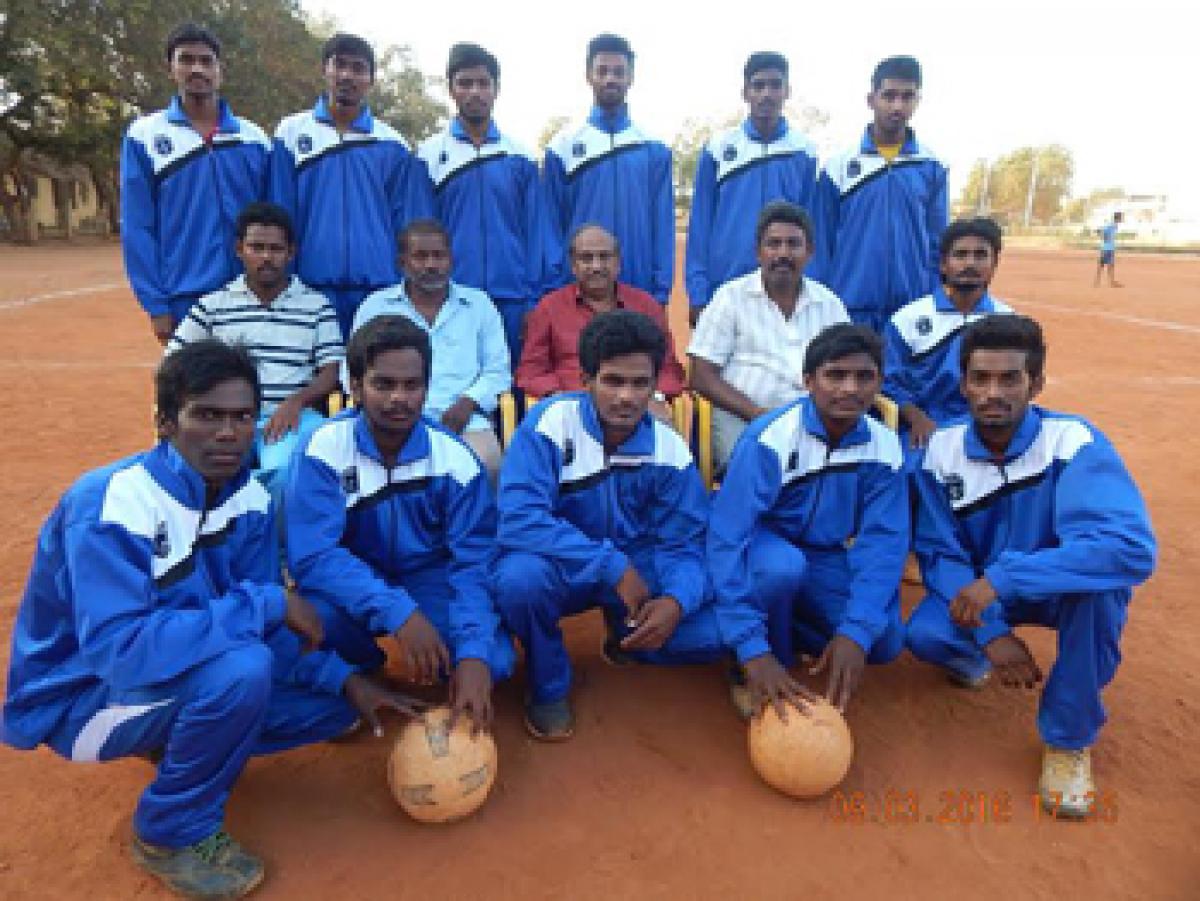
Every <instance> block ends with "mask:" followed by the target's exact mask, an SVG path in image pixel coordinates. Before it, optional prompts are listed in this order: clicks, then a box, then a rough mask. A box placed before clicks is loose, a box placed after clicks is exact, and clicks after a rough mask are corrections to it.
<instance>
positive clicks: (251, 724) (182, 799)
mask: <svg viewBox="0 0 1200 901" xmlns="http://www.w3.org/2000/svg"><path fill="white" fill-rule="evenodd" d="M279 628H284V627H282V626H280V627H279ZM274 664H275V658H274V655H273V653H272V651H271V649H270V648H269V647H268V646H267V645H265V644H248V645H244V646H241V647H237V648H233V649H231V650H228V651H226V652H225V653H223V654H221V655H219V656H217V657H214V658H213V659H211V660H208V661H207V662H205V663H202V664H200V665H199V666H196V667H193V668H192V669H190V670H188V671H187V672H185V673H183V674H182V675H180V676H177V677H176V678H174V679H171V680H170V681H168V682H164V683H161V684H158V685H154V686H150V687H147V688H140V689H137V690H133V691H124V692H117V691H112V692H111V693H110V694H109V695H108V697H107V699H106V704H105V706H104V707H102V708H101V709H100V710H99V711H97V712H96V713H95V714H93V715H92V716H91V717H90V718H89V719H87V720H85V721H84V722H82V723H78V722H76V723H73V724H71V725H69V726H67V727H64V729H63V730H61V731H60V733H59V734H57V735H55V736H53V737H52V738H51V740H50V742H49V744H50V745H51V747H53V748H54V750H55V751H57V752H58V753H59V754H61V755H62V756H64V757H67V758H69V759H73V760H78V761H97V760H98V761H107V760H115V759H116V758H118V757H128V756H132V755H136V754H147V753H149V752H159V751H161V752H162V753H163V758H162V761H161V762H160V763H159V764H158V773H157V775H156V776H155V777H154V781H152V782H151V783H150V785H149V786H147V788H146V790H145V791H144V792H143V793H142V797H141V800H140V801H139V802H138V806H137V810H136V812H135V813H134V817H133V827H134V830H135V831H136V832H137V834H138V836H139V837H140V838H141V839H142V840H143V841H146V842H149V843H150V844H153V845H161V846H164V847H169V848H181V847H185V846H187V845H192V844H195V843H196V842H198V841H200V840H201V839H204V838H207V837H208V836H209V835H212V833H214V832H216V831H217V830H218V829H220V828H221V824H222V822H223V820H224V817H225V800H226V799H227V798H228V797H229V792H230V790H231V789H232V788H233V784H234V783H235V782H236V781H237V778H238V776H239V775H240V774H241V772H242V768H243V767H244V766H245V764H246V759H247V758H248V757H249V756H250V755H251V754H269V753H272V752H275V751H282V750H285V749H287V748H291V747H295V746H297V745H302V744H308V743H310V742H316V741H324V740H326V739H329V738H332V737H334V736H336V735H339V734H341V733H342V732H344V731H345V730H346V729H348V728H349V727H350V725H351V724H353V723H354V721H355V720H356V719H357V717H358V714H357V712H356V711H355V710H354V708H353V707H352V706H351V705H350V704H349V703H348V702H347V701H346V700H345V699H344V698H342V697H335V696H333V695H326V694H318V693H316V692H314V691H312V690H309V689H304V688H300V687H297V686H294V685H284V684H282V683H279V682H274V681H273V679H272V669H273V667H274Z"/></svg>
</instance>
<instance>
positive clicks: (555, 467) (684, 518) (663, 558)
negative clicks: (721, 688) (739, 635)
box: [497, 392, 721, 703]
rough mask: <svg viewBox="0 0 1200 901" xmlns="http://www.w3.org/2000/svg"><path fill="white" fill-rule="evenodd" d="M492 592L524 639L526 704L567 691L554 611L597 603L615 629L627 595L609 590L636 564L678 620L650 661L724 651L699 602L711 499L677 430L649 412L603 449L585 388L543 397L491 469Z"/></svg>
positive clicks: (566, 665) (567, 671)
mask: <svg viewBox="0 0 1200 901" xmlns="http://www.w3.org/2000/svg"><path fill="white" fill-rule="evenodd" d="M499 508H500V526H499V530H498V532H497V543H498V545H499V548H500V554H501V558H500V562H499V566H498V569H497V600H498V602H499V604H500V608H501V611H502V613H503V615H504V617H505V620H506V622H507V623H508V624H509V627H510V628H511V629H512V630H513V632H514V633H515V634H516V636H517V637H518V638H519V639H520V640H521V642H522V644H523V645H524V646H525V650H526V661H527V667H528V671H529V678H530V683H531V688H530V690H531V696H532V698H533V699H534V701H535V703H543V702H547V701H553V700H557V699H559V698H562V697H564V696H565V695H566V694H567V691H568V690H569V688H570V683H571V666H570V660H569V658H568V657H567V653H566V650H565V649H564V647H563V644H562V634H561V632H559V629H558V621H559V620H560V619H561V618H562V617H563V616H568V615H572V614H575V613H580V612H582V611H584V610H587V609H590V608H592V607H595V606H601V607H603V608H604V611H605V614H606V617H607V618H608V620H609V624H610V628H612V629H613V630H614V631H615V632H616V634H617V637H623V632H628V629H627V628H626V627H625V626H624V625H623V620H624V619H625V611H624V606H623V604H622V603H621V601H620V599H619V598H618V597H617V595H616V593H615V591H614V590H613V589H614V588H615V586H616V584H617V583H618V582H619V581H620V580H621V576H622V575H623V574H624V573H625V570H626V569H627V568H628V567H630V566H633V567H634V568H635V569H636V570H637V571H638V573H639V575H641V577H642V579H643V580H644V581H645V583H646V586H647V587H648V588H649V589H650V593H651V596H652V597H659V596H663V595H668V596H670V597H673V598H674V599H675V600H676V601H678V603H679V606H680V608H681V609H682V611H683V619H682V620H681V621H680V623H679V625H678V626H677V627H676V630H675V633H674V635H672V637H671V638H670V639H669V640H668V642H667V644H666V645H664V646H663V648H661V649H660V650H659V651H658V652H653V653H650V654H643V655H641V656H642V657H643V659H645V660H647V661H648V662H664V663H666V662H692V661H698V660H702V659H713V658H715V657H716V656H718V655H719V654H720V652H721V644H720V637H719V634H718V632H717V629H716V623H715V621H714V620H713V618H712V613H711V605H710V604H708V603H707V597H706V591H705V575H704V561H703V556H702V555H703V548H704V526H705V522H706V519H707V515H708V498H707V496H706V494H705V491H704V485H703V483H702V481H701V479H700V474H699V472H698V471H697V469H696V465H695V463H694V462H693V460H692V455H691V453H690V452H689V450H688V448H687V445H686V444H685V443H684V441H683V439H681V438H680V437H679V435H678V434H677V433H676V432H675V431H674V430H673V429H671V427H670V426H668V425H665V424H663V423H661V422H658V421H657V420H655V419H653V418H652V417H651V416H649V415H645V416H643V418H642V420H641V422H640V423H639V424H638V426H637V429H636V430H635V431H634V433H633V434H632V435H630V436H629V438H628V439H626V440H625V442H624V443H623V444H621V445H620V447H618V448H617V449H616V450H614V451H613V452H612V453H611V454H610V453H605V450H604V437H603V429H602V427H601V425H600V421H599V418H598V417H597V413H596V407H595V404H594V403H593V401H592V398H591V395H590V394H588V393H586V392H566V393H562V394H556V395H554V396H552V397H549V398H547V399H546V400H543V401H542V402H541V403H539V404H538V405H537V406H536V407H534V408H533V410H531V411H530V412H529V414H528V415H527V416H526V417H525V419H524V420H523V421H522V423H521V425H520V427H519V428H518V429H517V431H516V433H515V434H514V436H513V440H512V444H511V446H510V448H509V450H508V453H507V454H506V455H505V458H504V465H503V467H502V468H501V471H500V496H499Z"/></svg>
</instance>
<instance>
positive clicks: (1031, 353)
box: [958, 313, 1046, 378]
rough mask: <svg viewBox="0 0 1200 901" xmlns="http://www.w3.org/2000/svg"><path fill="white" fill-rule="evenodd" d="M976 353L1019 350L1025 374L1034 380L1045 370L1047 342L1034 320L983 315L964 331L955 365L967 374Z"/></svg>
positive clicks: (1009, 315)
mask: <svg viewBox="0 0 1200 901" xmlns="http://www.w3.org/2000/svg"><path fill="white" fill-rule="evenodd" d="M977 350H1019V351H1023V352H1024V353H1025V371H1026V372H1028V373H1029V375H1030V377H1031V378H1037V377H1038V376H1040V375H1041V374H1042V373H1043V372H1044V371H1045V369H1046V339H1045V338H1044V337H1043V336H1042V327H1041V326H1040V325H1038V323H1037V320H1036V319H1031V318H1030V317H1028V316H1018V315H1015V314H1011V313H993V314H992V315H990V316H984V317H983V318H982V319H978V320H976V321H975V322H973V323H971V324H970V325H968V326H967V327H966V328H965V329H963V333H962V344H961V345H960V346H959V351H958V362H959V366H961V367H962V371H963V372H966V371H967V361H968V360H970V358H971V354H972V353H974V352H975V351H977Z"/></svg>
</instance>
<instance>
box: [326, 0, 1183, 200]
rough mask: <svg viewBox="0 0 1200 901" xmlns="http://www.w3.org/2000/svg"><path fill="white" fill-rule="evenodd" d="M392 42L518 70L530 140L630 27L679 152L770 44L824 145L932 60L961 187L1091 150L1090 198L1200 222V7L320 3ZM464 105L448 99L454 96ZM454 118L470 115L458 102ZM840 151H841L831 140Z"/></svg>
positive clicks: (504, 87)
mask: <svg viewBox="0 0 1200 901" xmlns="http://www.w3.org/2000/svg"><path fill="white" fill-rule="evenodd" d="M303 5H304V7H305V8H306V9H308V10H310V11H312V12H315V13H323V14H331V15H333V16H334V17H336V18H337V20H338V21H339V22H340V23H341V25H342V26H343V27H344V29H345V30H348V31H353V32H356V33H358V34H361V35H362V36H364V37H366V38H367V39H368V40H370V41H372V42H373V43H374V44H375V45H376V46H377V47H380V46H382V45H385V44H389V43H398V44H408V45H410V46H411V47H412V48H413V51H414V55H415V57H416V61H417V64H418V65H419V66H420V67H421V68H422V69H423V70H425V71H426V72H429V73H441V72H443V71H444V68H445V63H446V53H447V51H448V49H449V47H450V45H451V44H453V43H454V42H456V41H475V42H477V43H479V44H482V45H483V46H485V47H487V48H488V49H489V50H491V51H492V52H493V53H495V54H496V56H497V57H498V58H499V60H500V66H501V92H500V97H499V100H498V102H497V105H496V120H497V122H498V123H499V124H500V126H501V128H503V129H504V130H506V131H508V132H509V133H511V134H512V135H513V136H514V137H516V138H518V139H520V140H522V141H524V142H525V143H527V144H529V145H533V144H534V143H535V142H536V139H537V136H538V134H539V132H540V131H541V129H542V126H543V125H544V123H545V122H546V120H547V119H548V118H549V117H550V116H552V115H555V114H565V115H570V116H572V117H577V116H579V115H582V114H583V113H584V112H586V110H587V108H588V105H589V104H590V92H589V91H588V87H587V84H586V82H585V81H584V77H583V73H584V53H585V47H586V44H587V41H588V39H589V38H591V37H592V36H593V35H595V34H597V33H599V32H601V31H613V32H616V33H618V34H621V35H624V36H625V37H626V38H628V39H629V40H630V42H631V43H632V44H633V48H634V51H635V53H636V54H637V66H636V77H635V82H634V85H633V88H632V90H631V91H630V95H629V105H630V112H631V114H632V116H633V118H634V119H635V120H636V121H637V122H638V123H639V124H641V125H642V126H643V127H644V128H646V129H648V130H650V131H651V132H652V133H654V134H656V135H657V136H658V137H660V138H661V139H662V140H664V141H666V142H667V143H668V144H669V143H671V141H672V140H673V138H674V136H675V134H676V133H677V132H678V131H679V129H680V126H681V125H682V124H683V123H684V122H685V121H686V120H688V119H705V118H716V119H719V118H722V117H724V116H726V115H728V114H730V113H735V112H737V111H739V110H741V111H743V112H744V110H745V107H744V104H743V103H742V101H741V96H740V94H741V84H742V74H741V69H742V65H743V64H744V62H745V59H746V56H747V55H748V54H749V53H751V52H753V51H755V50H778V51H780V52H782V53H784V54H785V55H786V56H787V57H788V59H789V62H790V64H791V82H792V97H793V100H794V101H795V100H799V101H801V102H803V103H806V104H812V105H815V106H817V107H820V108H821V109H824V110H825V111H827V112H828V113H829V114H830V122H829V125H828V126H827V129H826V135H825V140H823V141H822V142H821V143H822V144H823V145H829V144H833V145H839V146H840V145H842V144H845V143H847V142H850V141H854V140H857V137H858V135H859V134H860V133H861V130H862V128H863V126H864V125H865V124H866V123H867V121H868V118H869V110H868V109H867V107H866V101H865V96H866V93H867V91H868V89H869V81H870V74H871V70H872V68H873V67H874V64H875V63H876V62H877V61H878V60H879V59H881V58H883V57H884V56H888V55H891V54H895V53H910V54H912V55H914V56H916V57H917V58H918V59H920V60H921V63H922V66H923V68H924V77H925V84H924V89H923V97H922V102H921V106H920V108H919V109H918V110H917V114H916V116H915V117H914V119H913V126H914V128H916V130H917V133H918V134H919V135H920V137H921V138H922V140H924V141H925V142H927V143H928V144H930V145H931V146H932V147H933V148H934V150H935V151H936V152H937V153H938V154H939V155H940V156H941V157H942V158H943V159H945V161H946V162H947V163H948V164H949V165H950V167H951V172H952V176H951V177H952V185H953V189H954V192H955V193H956V194H957V192H958V190H959V189H960V188H961V185H962V183H963V181H964V180H965V178H966V174H967V171H968V170H969V169H970V167H971V165H972V163H973V162H974V161H975V160H976V159H979V158H981V157H992V158H995V157H996V156H999V155H1000V154H1002V153H1005V152H1007V151H1009V150H1012V149H1015V148H1017V147H1020V146H1024V145H1028V144H1046V143H1060V144H1064V145H1066V146H1067V147H1068V148H1070V149H1071V151H1072V152H1073V153H1074V156H1075V163H1076V177H1075V182H1074V193H1076V194H1083V193H1086V192H1087V191H1088V190H1090V189H1092V188H1096V187H1106V186H1109V185H1119V186H1121V187H1124V188H1125V189H1126V190H1127V191H1130V192H1132V193H1166V194H1168V195H1170V196H1171V198H1172V200H1173V201H1175V202H1176V204H1177V205H1178V206H1180V207H1182V208H1184V209H1185V210H1187V211H1189V212H1192V213H1193V214H1196V215H1200V176H1198V175H1197V167H1196V164H1195V162H1194V160H1195V157H1196V156H1197V155H1198V154H1200V113H1198V111H1197V110H1198V107H1197V104H1196V102H1195V96H1196V94H1197V92H1198V89H1200V63H1198V62H1197V61H1196V60H1197V56H1198V55H1197V53H1196V50H1195V46H1196V44H1197V40H1196V38H1195V35H1196V34H1197V33H1198V32H1200V27H1197V24H1196V21H1195V20H1196V18H1197V15H1196V14H1195V13H1194V12H1191V13H1189V9H1195V8H1196V7H1195V6H1194V5H1193V4H1191V3H1184V2H1178V3H1175V2H1167V0H1134V2H1130V0H1124V2H1120V3H1118V2H1112V0H1094V2H1090V3H1087V2H1079V0H1040V2H1032V0H990V2H978V0H976V2H971V0H960V2H957V3H955V2H947V0H888V2H884V0H833V2H831V0H824V2H818V3H813V2H804V0H788V2H782V3H770V2H763V0H759V2H755V3H748V2H746V0H725V2H718V3H714V2H711V0H704V2H689V3H681V2H656V0H606V2H601V3H586V2H575V3H571V2H563V0H559V2H545V0H507V2H506V0H491V2H479V0H445V2H441V3H413V2H408V3H401V2H395V0H391V2H373V0H304V2H303ZM446 99H447V101H448V98H446ZM451 108H453V107H452V106H451ZM823 149H825V148H824V147H823Z"/></svg>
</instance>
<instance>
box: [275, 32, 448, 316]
mask: <svg viewBox="0 0 1200 901" xmlns="http://www.w3.org/2000/svg"><path fill="white" fill-rule="evenodd" d="M321 61H322V65H323V66H324V76H325V93H324V94H322V95H321V96H320V97H319V98H318V99H317V104H316V106H315V107H313V108H312V109H311V110H307V111H305V112H301V113H296V114H295V115H292V116H288V117H287V118H286V119H284V120H283V121H282V122H280V123H279V128H277V129H276V131H275V146H274V150H273V151H272V153H271V185H270V191H271V199H272V200H273V201H275V202H276V203H278V204H279V205H280V206H282V207H283V208H284V209H286V210H287V211H288V212H289V213H291V214H292V219H293V221H294V222H295V223H296V234H297V242H298V248H297V255H296V260H297V274H299V276H300V278H301V279H302V280H303V281H304V283H305V284H306V285H308V286H309V287H310V288H315V289H316V290H318V291H320V292H321V293H322V294H324V295H325V296H327V297H328V298H329V299H330V301H331V302H332V303H333V306H334V309H335V310H336V311H337V314H338V323H339V324H340V325H341V327H342V337H343V338H344V339H346V338H349V336H350V324H351V323H352V322H353V321H354V311H355V310H357V309H358V305H359V303H361V302H362V299H363V298H364V297H366V296H367V295H368V294H370V293H371V292H372V291H377V290H379V289H380V288H386V287H387V286H388V285H392V284H395V283H396V281H397V273H396V267H395V262H394V260H395V257H394V255H393V254H394V248H395V246H396V237H397V236H398V235H399V234H400V232H401V231H403V230H404V227H405V226H406V225H407V224H408V223H409V222H410V221H411V220H413V219H420V218H423V217H426V216H429V215H431V214H432V213H433V199H432V197H431V196H430V189H429V180H428V178H427V177H426V173H425V167H424V166H423V165H422V164H421V162H420V160H418V159H417V158H416V157H415V156H414V155H413V154H412V153H410V152H409V149H408V144H407V143H406V142H405V140H404V138H403V137H401V136H400V134H399V133H398V132H397V131H396V130H395V129H393V128H392V127H391V126H390V125H387V124H386V123H384V122H380V121H379V120H378V119H376V118H375V117H374V116H373V115H372V114H371V108H370V107H369V106H367V104H366V102H365V98H366V95H367V92H368V91H369V90H370V88H371V85H372V84H373V83H374V81H375V52H374V51H373V50H372V49H371V45H370V44H368V43H367V42H366V41H364V40H363V39H362V38H360V37H356V36H354V35H348V34H335V35H334V36H333V37H331V38H330V39H329V40H328V41H326V42H325V46H324V48H323V49H322V51H321Z"/></svg>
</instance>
